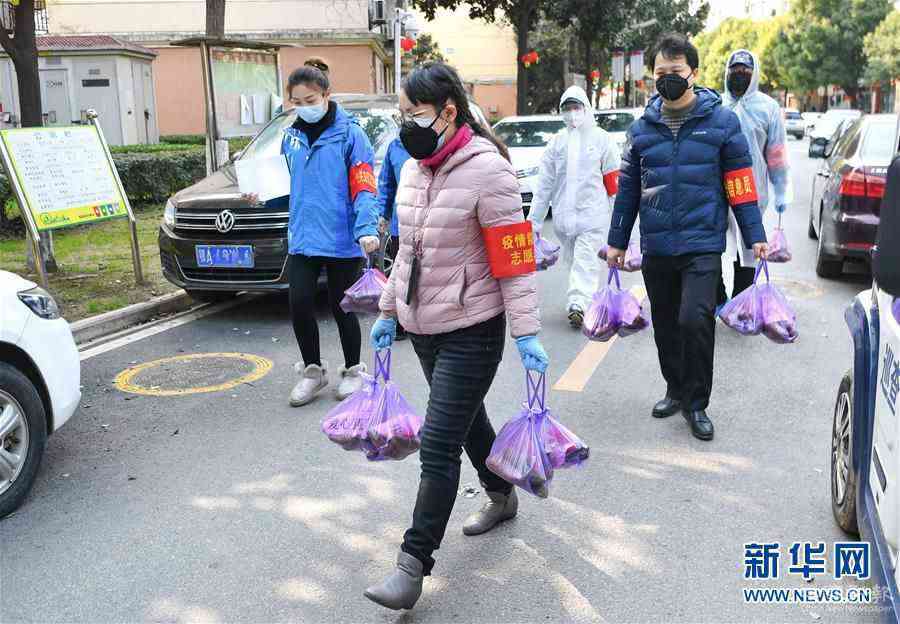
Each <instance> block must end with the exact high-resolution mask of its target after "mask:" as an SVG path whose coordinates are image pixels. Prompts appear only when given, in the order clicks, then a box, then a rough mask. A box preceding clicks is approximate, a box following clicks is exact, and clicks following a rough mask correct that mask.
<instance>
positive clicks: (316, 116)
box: [297, 104, 328, 124]
mask: <svg viewBox="0 0 900 624" xmlns="http://www.w3.org/2000/svg"><path fill="white" fill-rule="evenodd" d="M327 111H328V109H327V106H326V105H324V104H313V105H312V106H298V107H297V115H299V116H300V119H302V120H303V121H305V122H306V123H308V124H314V123H316V122H317V121H319V120H321V119H322V117H324V116H325V113H326V112H327Z"/></svg>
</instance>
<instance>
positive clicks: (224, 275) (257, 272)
mask: <svg viewBox="0 0 900 624" xmlns="http://www.w3.org/2000/svg"><path fill="white" fill-rule="evenodd" d="M181 271H182V272H183V273H184V276H185V277H186V278H187V279H189V280H200V281H206V282H276V281H278V278H279V277H281V269H272V268H268V269H265V268H264V269H220V268H206V267H204V268H193V269H187V268H182V269H181Z"/></svg>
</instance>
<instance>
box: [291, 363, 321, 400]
mask: <svg viewBox="0 0 900 624" xmlns="http://www.w3.org/2000/svg"><path fill="white" fill-rule="evenodd" d="M294 370H295V371H297V373H298V374H301V375H302V378H301V379H300V381H298V382H297V385H296V386H294V389H293V390H292V391H291V407H300V406H301V405H306V404H307V403H309V402H311V401H312V400H313V399H315V398H316V395H317V394H319V392H320V391H321V390H322V388H324V387H325V386H327V385H328V362H325V361H323V362H322V366H319V365H317V364H310V365H309V366H307V367H306V368H305V369H304V368H303V366H302V365H301V364H300V362H297V363H296V364H294Z"/></svg>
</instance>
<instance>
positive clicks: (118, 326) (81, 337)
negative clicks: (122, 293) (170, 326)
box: [71, 290, 194, 345]
mask: <svg viewBox="0 0 900 624" xmlns="http://www.w3.org/2000/svg"><path fill="white" fill-rule="evenodd" d="M193 305H194V300H193V299H191V298H190V297H189V296H188V294H187V293H186V292H184V291H183V290H180V291H177V292H173V293H169V294H167V295H162V296H161V297H155V298H153V299H151V300H149V301H144V302H142V303H135V304H133V305H130V306H126V307H124V308H120V309H118V310H113V311H112V312H104V313H103V314H98V315H96V316H91V317H89V318H86V319H82V320H80V321H75V322H74V323H72V324H71V328H72V335H73V336H74V337H75V343H76V344H78V345H81V344H84V343H86V342H90V341H92V340H97V339H98V338H102V337H104V336H107V335H109V334H112V333H115V332H117V331H120V330H122V329H126V328H128V327H131V326H133V325H138V324H140V323H144V322H146V321H149V320H150V319H152V318H154V317H157V316H159V315H161V314H173V313H176V312H183V311H184V310H188V309H189V308H191V306H193Z"/></svg>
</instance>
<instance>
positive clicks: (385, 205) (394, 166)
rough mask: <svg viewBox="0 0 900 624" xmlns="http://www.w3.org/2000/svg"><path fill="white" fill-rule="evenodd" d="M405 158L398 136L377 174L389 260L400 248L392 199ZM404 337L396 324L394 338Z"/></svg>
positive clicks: (407, 153) (379, 205) (382, 227)
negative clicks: (387, 240) (389, 237)
mask: <svg viewBox="0 0 900 624" xmlns="http://www.w3.org/2000/svg"><path fill="white" fill-rule="evenodd" d="M407 160H409V152H407V151H406V148H405V147H403V142H402V141H401V140H400V137H397V138H396V139H394V140H393V141H391V144H390V145H388V149H387V154H385V156H384V163H383V164H382V166H381V173H380V174H379V175H378V214H379V215H381V220H380V221H379V229H380V230H381V231H382V233H384V232H389V233H390V236H391V239H390V242H389V243H388V245H387V249H386V250H385V255H387V256H388V257H389V258H390V259H391V260H394V259H395V258H396V257H397V251H398V250H399V249H400V224H399V221H398V220H397V211H396V210H395V209H394V208H395V205H394V200H395V199H396V198H397V185H398V183H399V182H400V172H401V171H403V165H404V164H405V163H406V161H407ZM404 338H406V332H405V331H404V330H403V328H402V327H401V326H399V325H398V326H397V336H396V338H395V340H403V339H404Z"/></svg>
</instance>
